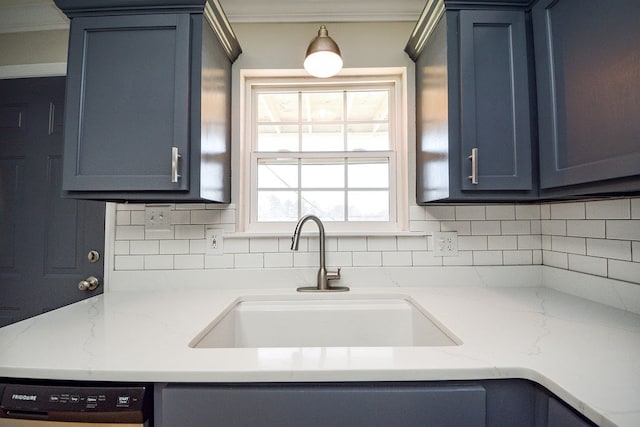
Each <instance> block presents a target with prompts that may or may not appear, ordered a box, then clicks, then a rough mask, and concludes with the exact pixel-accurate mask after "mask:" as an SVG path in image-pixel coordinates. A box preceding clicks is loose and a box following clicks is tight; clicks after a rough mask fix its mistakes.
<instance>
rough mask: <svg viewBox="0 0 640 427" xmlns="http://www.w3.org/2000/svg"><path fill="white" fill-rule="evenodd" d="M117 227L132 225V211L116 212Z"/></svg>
mask: <svg viewBox="0 0 640 427" xmlns="http://www.w3.org/2000/svg"><path fill="white" fill-rule="evenodd" d="M116 225H131V211H116Z"/></svg>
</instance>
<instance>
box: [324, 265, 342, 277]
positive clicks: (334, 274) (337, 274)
mask: <svg viewBox="0 0 640 427" xmlns="http://www.w3.org/2000/svg"><path fill="white" fill-rule="evenodd" d="M340 270H342V267H338V271H328V272H327V280H340Z"/></svg>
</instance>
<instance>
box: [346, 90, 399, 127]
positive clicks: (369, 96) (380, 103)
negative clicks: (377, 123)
mask: <svg viewBox="0 0 640 427" xmlns="http://www.w3.org/2000/svg"><path fill="white" fill-rule="evenodd" d="M388 118H389V92H388V91H386V90H384V91H383V90H374V91H360V92H348V93H347V120H350V121H354V120H363V121H365V120H366V121H371V120H387V119H388Z"/></svg>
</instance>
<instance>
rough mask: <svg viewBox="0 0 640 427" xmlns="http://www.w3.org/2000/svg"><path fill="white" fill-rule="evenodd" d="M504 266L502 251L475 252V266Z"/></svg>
mask: <svg viewBox="0 0 640 427" xmlns="http://www.w3.org/2000/svg"><path fill="white" fill-rule="evenodd" d="M502 264H503V262H502V251H473V265H502Z"/></svg>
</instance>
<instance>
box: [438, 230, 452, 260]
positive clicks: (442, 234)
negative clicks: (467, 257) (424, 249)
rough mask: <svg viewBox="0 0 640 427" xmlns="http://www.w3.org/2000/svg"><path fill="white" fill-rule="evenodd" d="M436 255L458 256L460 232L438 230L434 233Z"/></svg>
mask: <svg viewBox="0 0 640 427" xmlns="http://www.w3.org/2000/svg"><path fill="white" fill-rule="evenodd" d="M433 255H434V256H458V232H457V231H436V232H434V233H433Z"/></svg>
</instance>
